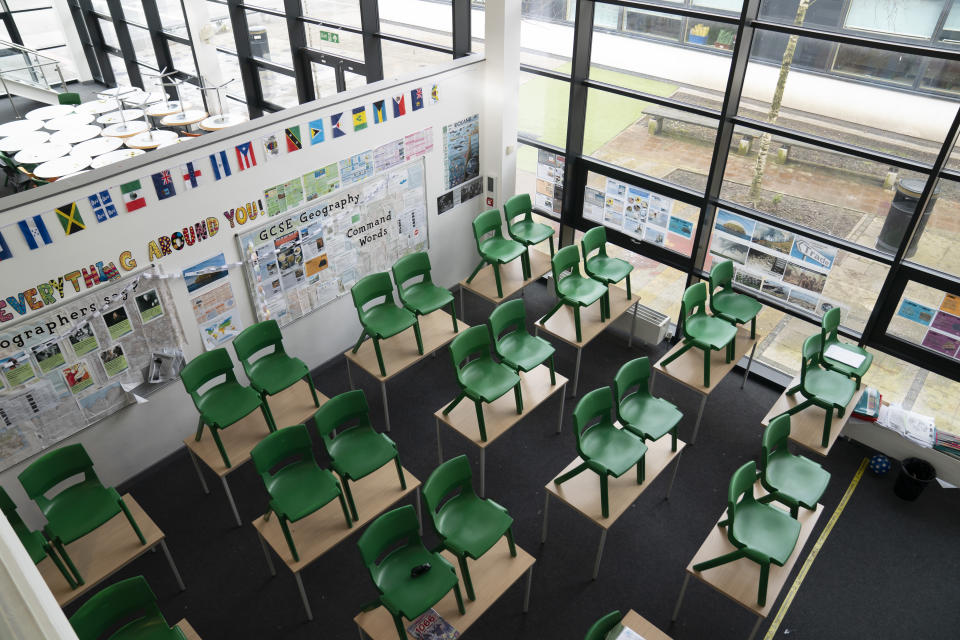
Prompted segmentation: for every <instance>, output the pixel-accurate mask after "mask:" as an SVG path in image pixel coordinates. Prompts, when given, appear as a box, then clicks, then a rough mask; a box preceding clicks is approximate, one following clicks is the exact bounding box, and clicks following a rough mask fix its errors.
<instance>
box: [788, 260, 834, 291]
mask: <svg viewBox="0 0 960 640" xmlns="http://www.w3.org/2000/svg"><path fill="white" fill-rule="evenodd" d="M783 281H784V282H786V283H787V284H792V285H794V286H797V287H802V288H803V289H806V290H808V291H813V292H814V293H823V287H824V285H826V284H827V275H826V274H825V273H820V272H819V271H814V270H813V269H807V268H805V267H801V266H799V265H797V264H794V263H793V262H790V263H788V264H787V266H786V268H785V269H784V271H783Z"/></svg>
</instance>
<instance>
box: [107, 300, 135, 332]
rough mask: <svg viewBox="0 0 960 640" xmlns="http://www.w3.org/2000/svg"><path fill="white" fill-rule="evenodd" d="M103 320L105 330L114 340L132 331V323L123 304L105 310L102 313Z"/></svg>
mask: <svg viewBox="0 0 960 640" xmlns="http://www.w3.org/2000/svg"><path fill="white" fill-rule="evenodd" d="M103 321H104V323H106V325H107V331H108V332H109V333H110V339H111V340H116V339H117V338H120V337H122V336H125V335H127V334H128V333H132V332H133V325H131V324H130V316H129V315H127V309H126V307H124V306H123V305H120V306H119V307H117V308H116V309H111V310H110V311H107V312H105V313H104V314H103Z"/></svg>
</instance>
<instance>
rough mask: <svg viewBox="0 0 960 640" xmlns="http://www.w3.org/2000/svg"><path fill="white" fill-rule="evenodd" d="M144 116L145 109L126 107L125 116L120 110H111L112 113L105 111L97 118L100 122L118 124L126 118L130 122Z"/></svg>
mask: <svg viewBox="0 0 960 640" xmlns="http://www.w3.org/2000/svg"><path fill="white" fill-rule="evenodd" d="M142 117H143V109H124V110H123V116H122V117H121V115H120V112H119V111H111V112H110V113H105V114H103V115H102V116H100V117H99V118H97V123H98V124H117V123H118V122H123V121H124V120H126V121H127V122H130V121H131V120H137V119H139V118H142Z"/></svg>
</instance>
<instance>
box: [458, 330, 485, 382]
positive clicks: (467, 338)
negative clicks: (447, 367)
mask: <svg viewBox="0 0 960 640" xmlns="http://www.w3.org/2000/svg"><path fill="white" fill-rule="evenodd" d="M475 355H479V356H480V357H481V358H482V357H487V358H489V357H490V330H489V329H488V328H487V327H484V326H481V325H477V326H475V327H470V328H469V329H461V330H460V333H458V334H457V335H456V337H455V338H454V339H453V340H451V341H450V357H451V358H452V360H453V368H454V369H455V370H456V372H457V379H458V380H459V379H460V369H462V368H463V367H462V366H461V364H462V363H463V361H464V360H466V359H467V358H471V357H473V356H475Z"/></svg>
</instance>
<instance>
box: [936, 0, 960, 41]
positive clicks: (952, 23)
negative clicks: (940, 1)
mask: <svg viewBox="0 0 960 640" xmlns="http://www.w3.org/2000/svg"><path fill="white" fill-rule="evenodd" d="M937 39H938V40H940V41H941V42H948V43H951V44H960V2H956V0H954V3H953V7H952V8H951V9H950V13H948V14H947V19H946V21H944V23H943V30H942V31H941V32H940V34H939V35H938V37H937Z"/></svg>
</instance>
